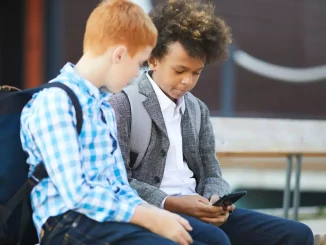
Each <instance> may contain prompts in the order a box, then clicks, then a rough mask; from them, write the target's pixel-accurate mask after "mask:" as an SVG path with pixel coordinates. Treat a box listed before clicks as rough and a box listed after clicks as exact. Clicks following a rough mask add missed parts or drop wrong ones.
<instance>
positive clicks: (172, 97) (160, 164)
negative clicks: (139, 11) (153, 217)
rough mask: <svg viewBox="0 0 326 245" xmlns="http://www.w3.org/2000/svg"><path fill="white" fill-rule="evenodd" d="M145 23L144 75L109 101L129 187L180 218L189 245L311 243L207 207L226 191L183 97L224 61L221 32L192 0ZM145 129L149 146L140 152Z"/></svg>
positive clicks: (298, 232)
mask: <svg viewBox="0 0 326 245" xmlns="http://www.w3.org/2000/svg"><path fill="white" fill-rule="evenodd" d="M150 17H151V19H152V21H153V23H154V24H155V26H156V28H157V30H158V40H157V44H156V47H155V48H154V49H153V50H152V53H151V55H150V58H149V59H148V60H147V62H146V64H145V65H146V66H148V67H149V68H150V70H149V71H148V72H145V73H144V75H143V76H142V78H141V79H140V81H139V82H138V84H134V85H131V86H128V87H127V88H126V89H125V90H124V91H123V92H122V93H119V94H116V95H115V96H113V97H111V99H110V103H111V105H112V106H113V108H114V110H115V114H116V116H117V125H118V138H119V144H120V146H121V149H122V153H123V157H124V160H125V164H126V169H127V172H128V177H129V182H130V184H131V186H133V187H134V188H135V189H136V190H137V192H138V193H139V195H140V196H141V197H142V198H143V199H144V200H146V201H147V202H149V203H151V204H153V205H155V206H158V207H161V208H164V209H166V210H169V211H172V212H174V213H180V214H182V215H183V217H185V218H186V219H187V220H188V221H189V222H190V224H191V226H192V227H193V230H192V231H191V232H190V234H191V236H192V238H193V240H194V243H197V244H221V245H222V244H223V245H225V244H233V245H237V244H245V245H247V244H250V245H261V244H275V245H276V244H289V245H290V244H291V245H298V244H305V245H307V244H309V245H310V244H311V245H312V244H313V236H312V232H311V230H310V229H309V228H308V227H307V226H305V225H303V224H301V223H299V222H295V221H292V220H286V219H281V218H277V217H273V216H269V215H266V214H262V213H258V212H255V211H251V210H246V209H240V208H237V209H235V207H234V206H233V205H230V206H228V207H227V208H224V209H223V208H222V207H217V206H213V205H211V204H212V203H214V202H215V201H216V200H217V199H219V198H220V197H222V196H223V195H224V194H226V193H228V192H229V191H230V188H229V185H228V183H227V182H226V181H225V180H224V179H223V178H222V174H221V169H220V165H219V162H218V161H217V159H216V152H215V142H214V140H215V139H214V133H213V128H212V125H211V122H210V116H209V111H208V108H207V106H206V105H205V104H204V103H203V102H202V101H200V100H199V99H198V98H196V97H194V96H193V95H192V94H191V93H190V91H191V90H192V89H193V88H194V86H195V85H196V83H197V81H198V79H199V76H200V73H201V71H202V70H203V69H204V67H205V65H207V64H209V63H212V62H214V61H222V60H223V59H224V58H226V57H227V55H228V45H229V44H230V43H231V30H230V28H229V26H228V25H227V24H226V23H225V21H224V20H223V19H222V18H220V17H218V16H216V15H215V14H214V6H213V4H210V3H204V2H202V1H199V0H170V1H169V2H168V3H165V4H162V5H159V6H157V7H155V8H154V9H153V10H152V11H151V12H150ZM148 121H149V122H150V124H149V125H147V122H148ZM135 122H137V123H136V124H135ZM144 125H147V126H148V128H146V129H144ZM147 126H146V127H147ZM146 130H147V131H150V133H149V138H150V139H149V142H148V144H147V145H145V146H142V147H140V146H141V145H142V144H143V143H144V142H146V140H144V139H145V138H146V137H145V135H146ZM139 149H140V150H139ZM230 213H232V215H230ZM229 215H230V216H229Z"/></svg>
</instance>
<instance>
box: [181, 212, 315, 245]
mask: <svg viewBox="0 0 326 245" xmlns="http://www.w3.org/2000/svg"><path fill="white" fill-rule="evenodd" d="M182 216H183V217H184V218H186V219H187V220H188V221H189V222H190V224H191V225H192V227H193V231H192V232H191V236H192V237H193V239H194V240H196V241H198V242H202V243H204V244H210V245H230V244H232V245H313V244H314V241H313V234H312V232H311V230H310V228H309V227H308V226H306V225H304V224H302V223H299V222H296V221H293V220H288V219H282V218H278V217H275V216H271V215H266V214H263V213H259V212H255V211H252V210H247V209H241V208H237V209H235V210H234V212H233V213H232V214H231V215H230V216H229V219H228V221H227V222H226V223H225V224H224V225H222V226H221V227H216V226H213V225H211V224H207V223H204V222H201V221H200V220H198V219H195V218H193V217H189V216H185V215H182Z"/></svg>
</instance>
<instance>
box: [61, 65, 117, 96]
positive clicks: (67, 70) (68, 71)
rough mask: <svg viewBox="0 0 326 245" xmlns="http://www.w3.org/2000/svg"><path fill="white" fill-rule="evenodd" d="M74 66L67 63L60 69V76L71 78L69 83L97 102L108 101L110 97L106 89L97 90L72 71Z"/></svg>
mask: <svg viewBox="0 0 326 245" xmlns="http://www.w3.org/2000/svg"><path fill="white" fill-rule="evenodd" d="M74 67H75V65H74V64H72V63H70V62H68V63H67V64H66V65H65V66H64V67H63V68H62V69H61V71H60V72H61V74H63V75H65V76H69V77H72V79H69V81H70V82H72V83H74V84H76V85H77V86H78V87H79V88H80V89H81V90H83V91H85V92H87V93H88V94H89V95H90V96H93V97H94V98H95V99H97V100H108V99H109V97H110V96H111V95H112V93H111V92H109V91H108V90H107V89H106V88H104V87H103V88H100V89H98V88H97V87H96V86H95V85H94V84H93V83H91V82H90V81H88V80H86V79H84V78H83V77H82V76H80V75H79V74H78V73H77V72H76V71H75V69H74Z"/></svg>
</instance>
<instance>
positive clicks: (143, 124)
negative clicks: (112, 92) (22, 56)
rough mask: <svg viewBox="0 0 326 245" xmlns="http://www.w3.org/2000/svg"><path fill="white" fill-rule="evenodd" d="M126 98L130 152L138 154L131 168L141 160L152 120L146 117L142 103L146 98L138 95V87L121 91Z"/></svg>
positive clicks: (132, 86) (149, 134)
mask: <svg viewBox="0 0 326 245" xmlns="http://www.w3.org/2000/svg"><path fill="white" fill-rule="evenodd" d="M123 91H124V93H125V94H126V95H127V96H128V99H129V103H130V110H131V130H130V151H131V152H135V153H137V154H138V156H137V159H136V162H135V163H134V164H133V166H132V167H133V168H136V167H137V166H139V164H140V163H141V161H142V160H143V158H144V156H145V153H146V151H147V147H148V145H149V141H150V139H151V132H152V119H151V118H150V116H149V115H148V113H147V111H146V109H145V107H144V106H143V101H144V100H145V99H146V96H145V95H143V94H141V93H139V91H138V85H137V84H133V85H129V86H128V87H126V88H124V89H123Z"/></svg>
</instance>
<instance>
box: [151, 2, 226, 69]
mask: <svg viewBox="0 0 326 245" xmlns="http://www.w3.org/2000/svg"><path fill="white" fill-rule="evenodd" d="M214 9H215V8H214V5H213V4H212V3H207V2H206V3H205V2H203V1H201V0H169V1H168V3H164V4H160V5H158V6H156V7H154V8H153V9H152V11H151V12H150V13H149V16H150V17H151V19H152V21H153V23H154V25H155V26H156V28H157V30H158V40H157V44H156V46H155V48H154V49H153V51H152V54H151V57H152V58H158V59H160V58H162V57H164V55H165V54H166V53H167V51H168V46H169V45H170V44H171V43H174V42H180V43H181V44H182V45H183V47H184V48H185V49H186V50H187V52H188V54H189V55H190V56H191V57H194V58H199V59H201V60H203V61H204V62H205V63H206V64H209V63H212V62H214V61H219V60H223V59H225V58H227V57H228V44H230V43H231V40H232V39H231V36H232V35H231V29H230V27H229V26H228V25H227V24H226V23H225V21H224V20H223V19H222V18H220V17H218V16H216V15H215V13H214Z"/></svg>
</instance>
